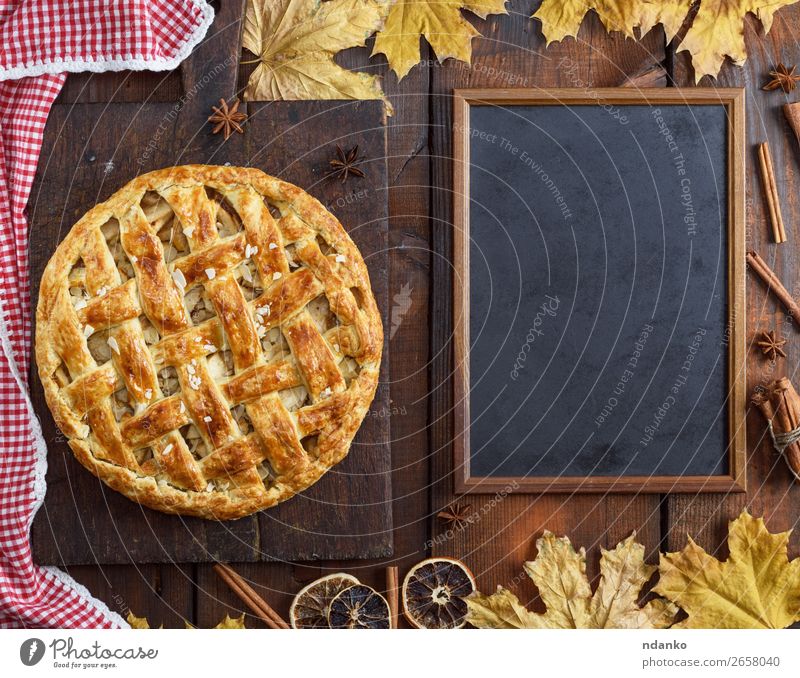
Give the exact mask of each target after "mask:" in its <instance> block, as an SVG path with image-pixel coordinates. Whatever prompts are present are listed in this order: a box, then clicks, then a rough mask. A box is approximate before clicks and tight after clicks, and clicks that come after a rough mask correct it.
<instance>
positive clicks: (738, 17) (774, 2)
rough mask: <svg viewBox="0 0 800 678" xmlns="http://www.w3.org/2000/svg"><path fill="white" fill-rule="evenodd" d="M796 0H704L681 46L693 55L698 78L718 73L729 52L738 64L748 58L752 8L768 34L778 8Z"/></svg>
mask: <svg viewBox="0 0 800 678" xmlns="http://www.w3.org/2000/svg"><path fill="white" fill-rule="evenodd" d="M795 2H797V0H703V1H702V2H701V3H700V9H699V10H698V12H697V16H696V17H695V18H694V21H693V22H692V25H691V27H690V28H689V30H688V31H687V32H686V37H684V39H683V41H682V42H681V45H680V47H679V48H678V51H680V52H683V51H684V50H687V51H688V52H689V53H690V54H691V55H692V64H693V65H694V78H695V82H698V81H699V80H700V78H702V77H703V76H704V75H712V76H716V75H717V73H719V69H720V68H722V62H723V61H724V60H725V56H726V55H727V56H729V57H730V58H731V60H732V61H733V62H734V63H735V64H736V65H737V66H741V65H742V64H743V63H744V62H745V60H746V59H747V50H746V49H745V45H744V17H745V15H746V14H747V13H748V12H751V13H752V14H755V15H756V17H758V19H759V20H760V21H761V23H762V25H763V26H764V33H765V34H766V33H769V29H770V28H772V18H773V16H774V14H775V12H777V11H778V10H779V9H780V8H781V7H785V6H787V5H792V4H794V3H795Z"/></svg>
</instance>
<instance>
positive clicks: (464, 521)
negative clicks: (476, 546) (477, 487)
mask: <svg viewBox="0 0 800 678" xmlns="http://www.w3.org/2000/svg"><path fill="white" fill-rule="evenodd" d="M436 517H437V518H438V519H439V520H442V521H444V522H445V524H446V525H447V526H448V527H450V528H452V529H455V530H457V529H462V530H463V529H464V528H465V527H466V526H467V525H468V524H469V523H470V518H471V517H472V505H471V504H458V503H453V504H450V506H448V507H447V508H445V509H442V510H441V511H439V513H437V514H436Z"/></svg>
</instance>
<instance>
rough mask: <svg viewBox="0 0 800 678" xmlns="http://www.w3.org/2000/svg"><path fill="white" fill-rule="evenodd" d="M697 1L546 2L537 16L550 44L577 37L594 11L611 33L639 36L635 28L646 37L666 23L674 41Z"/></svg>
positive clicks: (669, 38)
mask: <svg viewBox="0 0 800 678" xmlns="http://www.w3.org/2000/svg"><path fill="white" fill-rule="evenodd" d="M692 2H693V0H622V1H620V0H542V4H541V5H540V7H539V9H538V10H537V11H536V12H534V14H533V16H534V18H536V19H539V21H541V22H542V33H543V34H544V36H545V39H546V40H547V44H548V45H549V44H550V43H551V42H557V41H559V40H563V39H564V38H566V37H568V36H576V35H577V34H578V29H579V28H580V26H581V22H582V21H583V17H584V16H585V15H586V14H587V12H590V11H591V10H594V11H595V12H596V13H597V15H598V16H599V17H600V21H601V22H602V24H603V26H604V27H605V29H606V30H607V31H619V32H621V33H624V34H625V35H626V36H627V37H629V38H633V37H635V32H634V29H638V31H639V34H640V35H645V34H646V33H648V32H649V31H650V29H652V28H653V27H654V26H655V25H656V24H659V23H661V24H664V30H665V32H666V34H667V40H668V41H669V40H672V38H673V37H675V34H676V33H677V32H678V30H679V29H680V27H681V26H682V25H683V21H684V19H685V18H686V14H687V13H688V12H689V8H690V7H691V6H692Z"/></svg>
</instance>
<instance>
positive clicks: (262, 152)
mask: <svg viewBox="0 0 800 678" xmlns="http://www.w3.org/2000/svg"><path fill="white" fill-rule="evenodd" d="M217 39H218V38H217V37H216V36H215V35H212V36H210V38H209V40H211V41H212V42H213V41H214V40H217ZM217 64H223V67H224V68H225V69H227V71H228V72H229V73H228V75H227V76H225V75H224V74H223V71H219V72H218V74H217V75H216V81H217V83H218V84H219V86H221V87H222V88H223V89H221V90H217V93H216V94H210V92H209V89H210V87H211V86H209V87H207V88H199V87H198V83H202V82H204V80H203V77H202V73H207V72H212V73H213V72H217ZM235 76H236V60H235V59H234V60H230V59H228V58H225V57H224V55H221V54H217V53H210V54H209V53H205V52H203V51H202V50H201V51H200V52H199V53H198V54H196V55H194V56H193V57H192V59H191V60H190V61H189V62H188V64H187V68H186V69H185V73H184V77H183V80H184V88H185V91H190V92H194V93H195V94H194V96H193V97H191V98H189V97H186V98H185V100H184V104H183V106H182V107H181V108H180V109H179V110H177V109H176V108H175V106H174V104H171V103H161V104H149V105H147V106H140V105H138V104H134V103H112V104H108V105H107V104H74V105H62V104H59V105H56V106H55V107H54V109H53V111H52V113H51V116H50V119H49V121H48V125H47V130H46V133H45V141H44V146H43V153H42V162H41V164H40V167H39V171H38V173H37V182H36V185H35V186H34V189H33V193H32V198H31V202H30V205H29V214H30V220H31V252H32V254H31V269H32V276H33V281H34V286H36V284H38V280H39V278H40V276H41V272H42V270H43V268H44V266H45V264H46V262H47V260H48V259H49V257H50V255H51V254H52V252H53V251H54V249H55V246H56V245H57V243H58V242H59V241H60V240H61V239H62V238H63V236H64V235H65V234H66V233H67V231H68V229H69V228H70V227H71V225H72V224H73V223H74V222H75V221H76V220H77V219H78V218H79V217H80V216H81V215H82V214H83V212H85V211H86V210H87V209H88V208H89V207H90V206H92V205H94V204H95V203H96V202H99V201H101V200H103V199H105V198H106V197H108V195H110V194H111V193H112V192H113V191H115V190H117V189H118V188H119V187H121V186H122V185H123V184H124V183H125V182H126V181H128V180H129V179H130V178H132V177H134V176H136V175H137V174H140V173H142V172H145V171H148V170H150V169H156V168H160V167H166V166H171V165H173V164H175V163H178V164H182V163H191V162H201V163H205V162H210V163H223V162H231V163H233V164H242V165H249V166H254V167H258V168H260V169H263V170H265V171H267V172H270V173H272V174H275V175H276V176H279V177H281V178H284V179H286V180H288V181H291V182H294V183H296V184H298V185H300V186H303V187H304V188H306V189H307V190H308V191H309V192H310V193H311V194H312V195H315V197H317V198H318V199H319V200H321V201H322V202H323V203H324V204H326V205H327V206H328V207H329V209H330V210H331V211H332V212H333V213H334V214H336V215H337V217H338V218H339V219H340V220H341V221H342V222H343V224H344V225H345V228H346V229H347V230H348V231H349V232H350V234H351V237H352V238H353V239H354V241H355V242H356V244H357V245H358V246H359V249H360V250H361V253H362V255H363V256H364V259H365V261H366V263H367V266H368V268H369V269H370V277H371V280H372V283H373V292H374V294H375V297H376V299H377V300H378V305H379V307H380V308H381V309H384V310H385V309H387V307H388V254H387V248H386V233H387V228H388V223H387V205H388V194H387V190H386V186H387V175H386V162H385V155H386V147H385V144H386V139H385V129H384V122H385V116H384V111H383V105H382V104H381V102H376V101H372V102H341V103H336V102H281V103H277V104H267V105H263V106H251V107H248V112H249V113H250V120H249V122H248V124H247V126H246V134H245V135H243V136H240V135H234V136H233V137H231V138H230V139H229V140H228V141H227V142H225V143H223V140H222V137H221V136H216V137H215V136H212V135H211V134H210V131H209V126H208V124H207V123H206V117H207V115H208V108H205V107H202V108H201V105H202V104H203V103H204V102H207V101H209V100H210V101H215V100H216V98H219V96H224V97H225V98H229V94H228V92H227V91H226V90H225V87H226V84H225V83H226V82H227V86H232V83H233V82H234V81H235ZM337 144H338V145H341V146H342V147H344V148H347V149H349V148H352V147H353V146H356V145H358V146H359V148H360V150H361V154H362V155H363V156H364V157H365V158H366V160H365V163H364V168H365V169H366V172H367V176H366V178H364V179H356V180H355V181H350V182H348V183H347V184H346V185H342V184H341V183H339V182H335V181H330V180H326V179H325V173H326V171H327V169H328V168H329V165H328V161H329V160H330V159H331V158H332V157H334V155H335V150H336V145H337ZM35 295H36V292H34V303H35V299H36V296H35ZM387 318H388V316H387ZM388 331H389V325H388V322H387V324H386V333H387V337H388ZM382 365H383V372H382V377H381V382H382V383H381V385H380V386H379V389H378V393H377V395H376V398H375V401H374V403H373V405H372V409H371V416H368V417H367V419H366V421H365V423H364V425H363V426H362V427H361V429H360V431H359V433H358V435H357V437H356V439H355V441H354V443H353V445H352V447H351V453H350V454H349V455H348V457H347V459H346V460H345V461H344V462H342V463H341V464H339V465H338V466H337V467H336V468H335V469H333V470H332V471H331V472H329V473H328V474H326V475H325V477H324V478H323V479H322V480H321V481H320V482H319V483H317V484H316V485H315V486H314V487H312V488H310V489H309V490H308V491H307V492H305V493H302V494H301V495H300V496H298V497H296V498H294V499H293V500H292V501H291V502H287V503H284V504H282V505H280V506H278V507H277V508H275V509H273V510H271V511H268V512H264V513H261V514H259V515H257V516H250V517H247V518H243V519H241V520H238V521H233V522H227V523H215V522H211V521H204V520H200V519H187V518H182V517H176V516H167V515H165V514H160V513H158V512H155V511H150V510H148V509H144V508H142V507H140V506H138V505H136V504H132V503H131V502H129V501H128V500H126V499H125V498H123V497H122V496H121V495H118V494H117V493H115V492H113V491H111V490H109V489H108V488H106V487H105V486H104V485H103V484H102V483H100V482H99V481H97V480H96V479H95V478H94V477H93V476H91V475H90V474H89V473H88V472H86V471H85V470H84V469H82V468H81V467H80V465H79V464H77V462H76V461H75V460H74V459H73V457H72V454H71V452H70V451H69V449H68V447H67V445H66V441H65V440H64V439H63V436H61V435H60V434H59V432H58V431H57V430H56V429H55V427H54V425H53V422H52V419H51V417H50V416H49V413H48V412H47V409H46V404H45V402H44V398H43V393H42V392H41V389H40V386H39V385H38V379H36V378H34V379H33V381H32V383H33V384H34V385H35V386H34V391H33V401H34V404H35V407H36V410H37V412H38V413H39V415H40V417H41V419H42V422H43V428H44V433H45V437H46V439H47V441H48V446H49V449H50V468H49V473H48V477H47V482H48V493H47V497H46V501H45V506H44V507H43V509H42V510H41V511H40V513H39V514H38V516H37V519H36V521H35V523H34V527H33V532H32V539H33V544H34V553H35V557H36V559H37V561H38V562H41V563H46V564H70V565H72V564H87V563H156V562H174V561H177V562H200V561H208V560H219V559H222V560H233V561H258V560H287V559H293V560H316V559H320V558H331V557H338V558H376V557H386V556H389V555H391V552H392V534H391V489H390V472H391V467H390V457H389V448H388V443H389V426H390V422H389V419H388V418H387V417H382V416H379V415H377V414H375V413H379V412H383V411H386V410H388V409H389V393H388V369H389V358H388V352H386V356H385V359H384V361H383V364H382ZM65 526H68V529H67V530H66V533H65Z"/></svg>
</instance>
